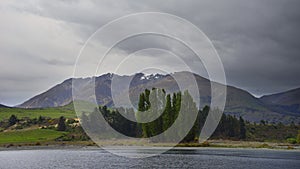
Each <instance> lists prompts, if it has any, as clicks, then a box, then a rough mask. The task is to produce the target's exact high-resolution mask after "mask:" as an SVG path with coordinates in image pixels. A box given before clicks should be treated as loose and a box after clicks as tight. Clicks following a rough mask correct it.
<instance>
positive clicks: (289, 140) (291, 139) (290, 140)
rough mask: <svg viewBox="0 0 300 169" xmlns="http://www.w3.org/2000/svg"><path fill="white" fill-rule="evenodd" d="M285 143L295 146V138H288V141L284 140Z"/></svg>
mask: <svg viewBox="0 0 300 169" xmlns="http://www.w3.org/2000/svg"><path fill="white" fill-rule="evenodd" d="M286 141H287V142H288V143H290V144H296V143H297V140H296V139H295V138H288V139H286Z"/></svg>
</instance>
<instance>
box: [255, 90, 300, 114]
mask: <svg viewBox="0 0 300 169" xmlns="http://www.w3.org/2000/svg"><path fill="white" fill-rule="evenodd" d="M260 100H261V101H262V102H263V103H264V104H266V105H268V107H269V109H271V110H273V111H276V112H280V113H283V114H291V115H300V88H297V89H293V90H289V91H286V92H282V93H277V94H272V95H266V96H263V97H261V98H260Z"/></svg>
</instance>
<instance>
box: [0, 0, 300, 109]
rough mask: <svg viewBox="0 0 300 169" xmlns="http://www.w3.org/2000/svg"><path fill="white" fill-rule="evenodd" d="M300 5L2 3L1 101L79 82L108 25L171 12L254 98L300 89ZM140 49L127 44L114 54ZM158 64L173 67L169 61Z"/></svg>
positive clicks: (171, 0) (128, 0)
mask: <svg viewBox="0 0 300 169" xmlns="http://www.w3.org/2000/svg"><path fill="white" fill-rule="evenodd" d="M299 6H300V1H299V0H251V1H246V0H245V1H244V0H227V1H224V0H219V1H217V0H216V1H210V0H190V1H180V0H165V1H159V0H157V1H155V0H149V1H145V0H143V1H141V0H137V1H133V0H125V1H118V2H117V1H111V0H102V1H96V0H95V1H93V0H69V1H68V0H60V1H55V0H52V1H43V0H28V1H26V2H25V1H20V0H19V1H17V0H16V1H14V0H1V2H0V13H1V15H0V21H1V26H0V60H1V62H0V70H1V71H0V79H1V83H0V103H2V104H7V105H16V104H20V103H22V102H23V101H25V100H26V99H28V98H30V97H32V96H34V95H36V94H39V93H41V92H43V91H45V90H47V89H49V88H50V87H52V86H53V85H55V84H57V83H60V82H62V81H64V80H65V79H67V78H70V77H72V75H73V70H74V64H75V61H76V58H77V55H78V53H79V51H80V49H81V48H82V47H83V45H84V43H85V42H86V41H87V39H88V38H89V37H90V36H91V35H92V34H93V33H94V32H95V31H96V30H98V29H99V27H101V26H103V25H104V24H106V23H108V22H110V21H112V20H114V19H117V18H119V17H122V16H124V15H128V14H133V13H137V12H164V13H170V14H173V15H176V16H179V17H181V18H184V19H186V20H188V21H190V22H191V23H193V24H194V25H196V26H197V27H198V28H200V29H201V30H202V31H203V32H204V33H205V34H206V35H207V36H208V37H209V38H210V40H211V41H212V43H213V45H214V46H215V47H216V50H217V51H218V53H219V55H220V58H221V61H222V63H223V65H224V69H225V73H226V78H227V83H228V84H229V85H233V86H236V87H239V88H242V89H245V90H247V91H249V92H250V93H252V94H253V95H255V96H261V95H264V94H270V93H276V92H281V91H285V90H289V89H292V88H296V87H300V78H299V77H300V76H299V74H300V43H299V39H300V33H299V30H300V12H299ZM139 26H141V27H143V26H145V25H139V24H136V27H139ZM120 31H122V27H120ZM184 33H188V32H184ZM191 36H193V35H191ZM164 40H165V39H163V38H161V37H160V38H156V37H149V38H145V37H144V39H143V38H140V39H139V40H138V41H139V42H141V43H138V44H140V47H139V49H140V48H142V47H143V46H144V47H147V46H152V47H153V46H155V45H153V43H155V44H161V45H160V46H164V45H165V44H166V43H164ZM135 41H136V40H135ZM169 41H170V40H169ZM149 43H150V44H151V43H152V45H149ZM101 44H103V45H105V43H101ZM167 44H168V45H167V46H168V47H167V49H170V48H172V47H173V48H174V46H176V45H178V44H176V42H168V43H167ZM141 46H142V47H141ZM133 48H137V46H136V44H135V43H130V40H128V41H127V43H126V45H124V44H120V45H119V46H117V51H118V52H116V53H115V55H118V56H119V55H122V54H130V52H132V51H133ZM149 54H152V55H153V57H154V55H159V54H160V53H159V52H153V51H152V52H150V53H148V55H146V54H145V53H143V54H140V55H139V57H140V58H139V59H141V60H142V61H143V60H147V61H149V60H151V56H150V58H149ZM161 55H163V53H161ZM143 56H144V58H142V57H143ZM152 60H153V59H152ZM155 60H156V62H157V61H159V63H170V60H169V58H168V57H162V56H160V57H157V58H156V59H155ZM111 62H113V59H112V60H111ZM107 63H109V62H107ZM193 63H194V62H193ZM111 64H112V65H113V64H114V63H111ZM128 64H130V62H128ZM174 65H176V64H175V63H174ZM174 65H172V66H174ZM132 66H133V65H132ZM132 66H130V67H132ZM108 67H109V66H108ZM133 67H134V66H133ZM178 67H179V66H178ZM178 69H179V70H180V68H178ZM192 69H194V67H192ZM103 72H105V71H103ZM123 73H124V74H126V72H123ZM99 74H101V71H100V72H99Z"/></svg>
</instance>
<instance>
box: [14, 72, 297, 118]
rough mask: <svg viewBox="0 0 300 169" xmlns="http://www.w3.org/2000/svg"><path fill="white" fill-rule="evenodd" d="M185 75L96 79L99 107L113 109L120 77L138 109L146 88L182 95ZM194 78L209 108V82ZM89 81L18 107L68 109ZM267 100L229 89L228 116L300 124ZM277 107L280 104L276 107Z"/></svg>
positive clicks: (59, 87) (54, 90) (66, 85)
mask: <svg viewBox="0 0 300 169" xmlns="http://www.w3.org/2000/svg"><path fill="white" fill-rule="evenodd" d="M186 73H187V72H176V73H174V74H171V75H170V74H168V75H160V74H157V75H150V76H145V75H144V74H142V73H138V74H135V75H132V76H119V75H112V74H104V75H101V76H99V77H96V79H95V87H96V89H95V91H96V98H97V102H98V104H99V105H107V106H109V107H112V106H113V102H112V96H111V80H112V77H113V76H117V77H118V83H120V84H122V83H124V82H127V81H130V80H131V82H130V88H129V95H130V99H131V101H132V102H133V104H134V105H137V101H138V97H139V94H140V93H141V92H143V91H144V90H145V89H146V88H148V89H151V88H153V87H157V88H163V89H165V90H166V91H167V92H168V93H173V92H177V91H179V88H178V86H177V83H176V81H175V80H174V78H173V77H172V75H176V77H177V78H179V79H181V80H183V81H184V79H185V78H186V77H187V74H186ZM194 76H195V79H196V81H197V84H198V87H199V93H200V95H201V98H200V100H201V103H202V106H204V105H209V104H210V99H211V95H210V90H211V86H210V81H209V80H208V79H206V78H203V77H201V76H199V75H196V74H194ZM90 79H91V78H84V79H82V78H79V79H68V80H66V81H64V82H63V83H61V84H58V85H56V86H54V87H53V88H51V89H50V90H48V91H46V92H44V93H42V94H40V95H37V96H35V97H33V98H31V99H29V100H28V101H26V102H24V103H23V104H21V105H20V106H19V107H22V108H45V107H58V106H64V105H67V104H69V103H70V102H72V80H76V81H77V82H78V83H80V84H81V85H80V87H79V88H78V89H77V90H81V91H86V93H88V92H87V91H88V90H89V89H87V86H86V85H85V84H86V83H87V82H88V81H89V80H90ZM187 85H189V84H187ZM83 93H85V92H83ZM119 94H120V95H122V94H124V92H123V93H122V91H119ZM266 97H267V96H266ZM296 99H299V97H298V96H297V97H296ZM266 100H268V99H264V98H260V99H258V98H256V97H254V96H252V95H251V94H250V93H249V92H247V91H245V90H242V89H238V88H236V87H232V86H227V102H226V108H225V113H227V114H231V115H236V116H243V117H244V118H245V119H247V120H249V121H255V122H259V121H260V120H262V119H263V120H268V121H269V122H279V121H281V122H283V123H290V122H291V121H294V122H300V114H295V113H291V112H290V111H282V110H283V109H278V108H274V106H273V105H272V106H270V104H269V103H267V101H266ZM270 100H272V99H270ZM276 105H278V104H277V103H276Z"/></svg>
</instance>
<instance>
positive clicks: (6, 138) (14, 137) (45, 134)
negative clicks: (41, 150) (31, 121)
mask: <svg viewBox="0 0 300 169" xmlns="http://www.w3.org/2000/svg"><path fill="white" fill-rule="evenodd" d="M65 133H66V132H61V131H55V130H48V129H33V130H20V131H9V132H1V133H0V144H7V143H11V144H12V143H42V142H47V141H53V140H54V139H56V138H58V137H60V136H63V135H64V134H65Z"/></svg>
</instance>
